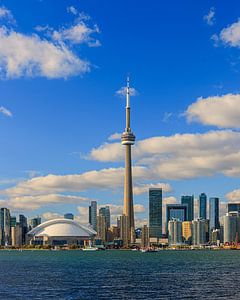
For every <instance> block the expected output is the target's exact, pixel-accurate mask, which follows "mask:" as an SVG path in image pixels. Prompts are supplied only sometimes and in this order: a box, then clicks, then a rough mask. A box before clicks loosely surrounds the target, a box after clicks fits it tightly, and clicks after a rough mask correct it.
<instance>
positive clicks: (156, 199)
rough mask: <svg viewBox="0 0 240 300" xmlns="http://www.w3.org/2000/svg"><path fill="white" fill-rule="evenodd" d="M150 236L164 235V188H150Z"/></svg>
mask: <svg viewBox="0 0 240 300" xmlns="http://www.w3.org/2000/svg"><path fill="white" fill-rule="evenodd" d="M149 237H150V238H161V237H162V189H161V188H150V189H149Z"/></svg>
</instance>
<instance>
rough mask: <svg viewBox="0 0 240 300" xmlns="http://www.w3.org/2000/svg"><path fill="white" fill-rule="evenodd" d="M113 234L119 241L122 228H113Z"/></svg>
mask: <svg viewBox="0 0 240 300" xmlns="http://www.w3.org/2000/svg"><path fill="white" fill-rule="evenodd" d="M111 232H112V235H113V239H119V238H120V226H119V227H118V226H111Z"/></svg>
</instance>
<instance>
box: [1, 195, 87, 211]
mask: <svg viewBox="0 0 240 300" xmlns="http://www.w3.org/2000/svg"><path fill="white" fill-rule="evenodd" d="M2 201H3V202H4V201H5V204H6V205H7V207H9V208H11V209H15V210H16V209H21V210H35V209H38V208H40V207H44V206H46V205H55V204H70V203H76V204H79V203H82V202H90V201H91V199H89V198H86V197H80V196H73V195H61V194H43V195H21V196H15V197H14V196H10V197H9V198H8V199H7V200H2ZM3 202H2V204H3Z"/></svg>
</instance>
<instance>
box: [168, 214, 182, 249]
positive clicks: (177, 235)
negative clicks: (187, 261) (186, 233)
mask: <svg viewBox="0 0 240 300" xmlns="http://www.w3.org/2000/svg"><path fill="white" fill-rule="evenodd" d="M168 244H169V246H172V245H181V244H182V222H181V221H180V220H177V219H172V220H170V221H169V222H168Z"/></svg>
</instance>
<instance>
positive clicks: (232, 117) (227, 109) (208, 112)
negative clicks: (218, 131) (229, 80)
mask: <svg viewBox="0 0 240 300" xmlns="http://www.w3.org/2000/svg"><path fill="white" fill-rule="evenodd" d="M185 115H186V117H187V120H188V121H189V122H192V121H198V122H200V123H202V124H204V125H213V126H218V127H220V128H240V94H226V95H222V96H213V97H207V98H202V97H200V98H198V99H197V101H196V102H195V103H193V104H191V105H190V106H189V107H188V109H187V111H186V112H185Z"/></svg>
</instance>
